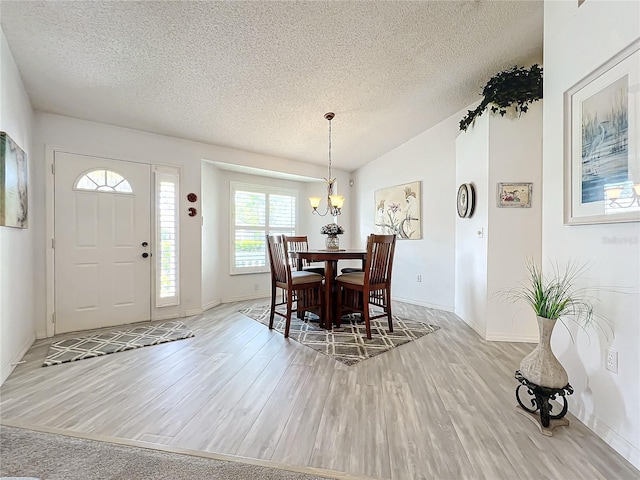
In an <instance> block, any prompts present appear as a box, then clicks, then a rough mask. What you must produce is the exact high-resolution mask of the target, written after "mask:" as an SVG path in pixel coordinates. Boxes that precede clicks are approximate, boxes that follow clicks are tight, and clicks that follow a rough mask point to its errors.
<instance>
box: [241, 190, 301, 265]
mask: <svg viewBox="0 0 640 480" xmlns="http://www.w3.org/2000/svg"><path fill="white" fill-rule="evenodd" d="M297 196H298V192H297V191H296V190H291V189H285V188H276V187H269V186H265V185H251V184H246V183H237V182H231V205H232V207H231V208H232V212H231V223H232V225H231V235H232V238H231V242H230V243H231V249H232V251H231V269H230V271H231V273H232V274H234V273H256V272H268V271H269V259H268V258H267V248H266V235H268V234H284V235H293V234H294V233H295V231H296V218H297V213H296V203H297V201H296V199H297Z"/></svg>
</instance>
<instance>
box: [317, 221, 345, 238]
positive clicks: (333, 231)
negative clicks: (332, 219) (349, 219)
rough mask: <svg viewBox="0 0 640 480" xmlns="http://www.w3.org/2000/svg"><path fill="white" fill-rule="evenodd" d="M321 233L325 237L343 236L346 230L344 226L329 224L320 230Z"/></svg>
mask: <svg viewBox="0 0 640 480" xmlns="http://www.w3.org/2000/svg"><path fill="white" fill-rule="evenodd" d="M320 233H322V234H324V235H342V234H343V233H344V228H343V227H342V225H338V224H337V223H328V224H327V225H324V226H323V227H322V228H321V229H320Z"/></svg>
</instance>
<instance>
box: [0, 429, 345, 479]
mask: <svg viewBox="0 0 640 480" xmlns="http://www.w3.org/2000/svg"><path fill="white" fill-rule="evenodd" d="M195 453H199V452H194V454H181V453H171V452H166V451H158V450H155V449H149V448H141V447H138V446H131V445H122V444H117V443H110V442H107V441H96V440H88V439H84V438H76V437H70V436H66V435H57V434H52V433H44V432H37V431H32V430H27V429H23V428H16V427H9V426H5V425H2V426H0V458H1V459H2V460H1V461H0V477H2V478H7V477H9V478H10V477H21V478H24V477H27V478H35V479H38V480H45V479H47V480H56V479H59V480H94V479H95V480H200V479H201V480H212V479H217V480H249V479H264V480H280V479H282V480H322V479H326V478H334V479H335V478H349V477H350V476H347V475H345V476H344V477H343V476H342V475H341V474H338V475H335V476H333V475H331V474H330V473H329V474H327V475H325V474H324V473H322V474H321V475H322V476H317V475H316V474H315V472H314V475H308V474H305V473H300V472H299V471H295V470H296V468H293V467H292V469H291V470H286V469H281V468H273V467H267V466H263V465H256V464H250V463H248V462H249V459H247V463H244V462H241V461H239V460H238V461H235V460H234V461H229V460H217V459H214V458H210V457H211V456H213V455H214V454H210V455H209V458H207V455H204V456H196V455H195ZM262 463H268V462H262ZM300 469H302V468H300ZM300 469H297V470H300ZM307 470H311V469H307ZM351 478H356V477H351Z"/></svg>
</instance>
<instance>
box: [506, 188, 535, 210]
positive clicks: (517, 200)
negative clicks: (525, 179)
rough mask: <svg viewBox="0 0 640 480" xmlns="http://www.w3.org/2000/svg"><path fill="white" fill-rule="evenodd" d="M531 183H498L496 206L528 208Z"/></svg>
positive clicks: (529, 205)
mask: <svg viewBox="0 0 640 480" xmlns="http://www.w3.org/2000/svg"><path fill="white" fill-rule="evenodd" d="M532 188H533V183H513V182H504V183H498V207H501V208H529V207H531V190H532Z"/></svg>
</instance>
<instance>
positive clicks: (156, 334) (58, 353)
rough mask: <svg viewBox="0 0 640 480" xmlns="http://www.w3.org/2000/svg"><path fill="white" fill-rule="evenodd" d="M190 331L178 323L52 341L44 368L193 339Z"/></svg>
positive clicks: (172, 322)
mask: <svg viewBox="0 0 640 480" xmlns="http://www.w3.org/2000/svg"><path fill="white" fill-rule="evenodd" d="M193 336H194V335H193V332H192V331H191V330H189V329H188V328H187V326H186V325H185V324H184V323H182V322H180V321H177V320H172V321H170V322H163V323H160V324H156V325H144V326H138V327H135V328H130V329H127V330H118V331H112V332H103V333H96V334H93V335H88V336H86V337H79V338H68V339H66V340H60V341H58V342H54V343H52V344H51V346H50V347H49V353H48V354H47V358H45V360H44V364H43V365H42V366H43V367H48V366H50V365H58V364H60V363H66V362H74V361H76V360H83V359H85V358H93V357H99V356H101V355H108V354H109V353H116V352H124V351H125V350H133V349H134V348H140V347H148V346H151V345H158V344H160V343H166V342H173V341H174V340H182V339H185V338H190V337H193Z"/></svg>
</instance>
